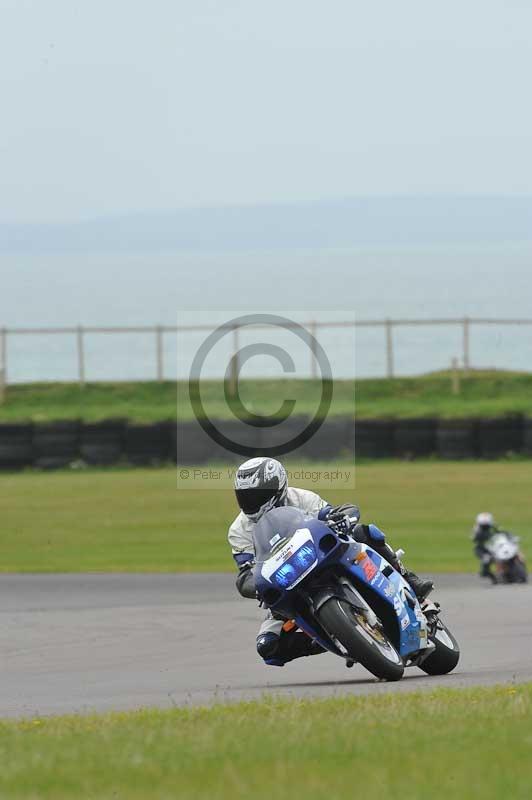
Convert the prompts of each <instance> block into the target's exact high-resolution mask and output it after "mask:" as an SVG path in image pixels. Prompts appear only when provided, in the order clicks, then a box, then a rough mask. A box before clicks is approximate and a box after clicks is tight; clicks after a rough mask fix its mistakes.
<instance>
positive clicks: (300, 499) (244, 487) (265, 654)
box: [227, 457, 433, 666]
mask: <svg viewBox="0 0 532 800" xmlns="http://www.w3.org/2000/svg"><path fill="white" fill-rule="evenodd" d="M235 494H236V499H237V502H238V505H239V507H240V514H239V515H238V516H237V518H236V519H235V521H234V522H233V524H232V525H231V526H230V528H229V533H228V537H227V538H228V540H229V544H230V545H231V549H232V553H233V558H234V559H235V561H236V564H237V566H238V569H239V571H238V576H237V579H236V586H237V589H238V591H239V592H240V594H241V595H242V596H243V597H250V598H255V597H256V593H255V582H254V579H253V566H254V547H253V528H254V526H255V525H256V523H257V522H258V521H259V519H260V518H261V517H262V516H263V515H264V514H266V512H267V511H270V510H271V509H272V508H276V507H279V506H293V507H295V508H299V509H301V511H303V512H304V513H305V514H308V515H309V516H312V517H317V518H318V519H320V520H323V521H324V522H341V523H342V524H343V525H344V526H345V527H347V528H348V530H349V533H350V534H351V535H352V536H353V537H354V538H355V539H356V540H357V541H359V542H363V543H365V544H368V545H370V546H371V547H372V548H373V549H374V550H376V551H377V552H378V553H379V554H380V555H381V556H383V557H384V558H385V559H386V560H387V561H388V562H389V563H390V564H391V565H392V567H393V568H394V569H396V570H397V571H398V572H399V573H400V574H401V575H402V576H403V577H404V578H405V579H406V580H407V581H408V583H409V584H410V586H411V587H412V589H413V590H414V592H415V594H416V596H417V597H418V599H419V600H423V599H424V598H425V597H426V596H427V595H428V594H429V592H430V591H431V590H432V588H433V583H432V581H429V580H423V579H422V578H420V577H419V576H418V575H416V574H415V573H414V572H411V571H409V570H406V569H405V567H404V566H403V564H402V563H401V562H400V561H399V559H398V558H397V555H396V553H395V552H394V550H392V548H391V547H390V546H389V545H388V544H387V543H386V540H385V536H384V533H383V532H382V531H381V530H379V528H377V526H376V525H362V524H359V523H358V520H359V519H360V510H359V508H358V506H356V505H352V504H350V503H343V504H342V505H338V506H332V505H330V504H329V503H327V502H326V501H325V500H323V499H322V498H321V497H320V496H319V495H317V494H316V493H315V492H311V491H309V490H308V489H297V488H295V487H292V486H288V478H287V474H286V470H285V468H284V467H283V465H282V464H281V463H280V462H279V461H277V460H275V459H273V458H265V457H259V458H252V459H250V460H248V461H245V462H244V463H243V464H241V465H240V467H239V468H238V470H237V472H236V476H235ZM346 516H347V517H351V518H356V520H357V523H358V524H350V523H347V521H346V520H345V517H346ZM257 652H258V653H259V655H260V656H261V658H262V659H263V660H264V661H265V663H266V664H269V665H272V666H284V664H286V663H287V662H288V661H292V660H293V659H294V658H300V657H301V656H309V655H315V654H317V653H321V652H323V650H322V648H321V647H320V646H319V645H318V644H317V643H316V642H314V641H313V640H312V639H310V637H308V636H307V635H306V634H305V633H303V632H302V631H298V630H296V629H295V626H294V625H293V623H291V622H290V621H286V620H283V619H276V618H275V617H274V616H273V615H272V614H271V613H270V612H268V614H267V615H266V619H265V620H264V622H263V623H262V625H261V626H260V629H259V633H258V636H257Z"/></svg>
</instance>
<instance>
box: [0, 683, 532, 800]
mask: <svg viewBox="0 0 532 800" xmlns="http://www.w3.org/2000/svg"><path fill="white" fill-rule="evenodd" d="M531 723H532V685H530V684H528V685H516V686H515V687H510V686H505V687H496V688H477V689H470V690H465V689H464V690H453V689H437V690H435V691H431V692H423V693H416V694H385V695H378V696H371V697H356V696H351V697H341V698H333V699H327V700H314V701H303V700H282V701H281V700H271V699H269V700H265V701H263V702H255V703H241V704H237V705H232V706H223V705H219V706H215V707H212V708H203V709H202V708H191V709H173V710H171V711H138V712H133V713H116V714H107V715H103V716H88V717H58V718H50V719H32V720H31V719H30V720H27V721H24V722H4V723H0V761H1V763H2V769H1V770H0V796H1V797H5V798H10V800H14V799H15V798H25V799H26V800H30V798H31V799H32V800H41V798H42V799H43V800H44V799H46V798H49V800H69V799H70V798H76V799H77V798H83V800H91V799H92V798H98V800H144V798H145V799H146V800H169V799H170V798H182V799H183V800H203V798H205V800H239V799H240V798H245V800H249V798H256V800H270V798H272V797H276V798H281V799H282V800H284V799H285V798H300V797H301V798H305V800H324V798H328V800H340V798H342V800H343V798H345V799H346V800H348V799H349V798H352V797H359V796H362V795H364V796H368V795H371V796H374V797H378V798H388V797H408V798H410V800H426V798H428V797H430V798H433V799H434V800H440V798H441V800H449V798H453V800H454V798H456V800H473V799H475V800H476V799H477V798H482V800H500V798H511V799H512V800H525V799H526V800H528V798H529V797H530V787H531V785H532V724H531Z"/></svg>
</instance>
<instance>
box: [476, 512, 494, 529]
mask: <svg viewBox="0 0 532 800" xmlns="http://www.w3.org/2000/svg"><path fill="white" fill-rule="evenodd" d="M475 525H476V527H477V528H494V527H495V519H494V517H493V514H490V512H489V511H481V513H480V514H477V518H476V520H475Z"/></svg>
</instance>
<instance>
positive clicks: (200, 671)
mask: <svg viewBox="0 0 532 800" xmlns="http://www.w3.org/2000/svg"><path fill="white" fill-rule="evenodd" d="M433 597H434V599H436V600H439V601H440V602H441V604H442V607H443V608H444V610H445V613H444V617H443V618H444V620H445V621H446V622H447V624H448V625H449V627H450V628H451V629H452V630H453V632H454V633H455V635H456V637H457V638H458V641H459V642H460V645H461V649H462V658H461V661H460V663H459V665H458V667H457V669H456V670H455V672H454V673H451V674H450V675H447V676H443V677H441V678H431V677H428V676H426V675H425V674H424V673H423V672H421V670H419V669H416V668H412V669H410V670H407V671H406V672H405V677H404V678H403V680H402V681H400V682H399V683H393V684H390V683H381V682H378V681H376V680H375V679H374V678H373V677H372V676H371V675H370V674H369V673H368V672H366V671H365V670H364V669H363V668H362V667H360V666H358V665H356V666H355V667H354V668H353V669H351V670H348V669H346V667H345V666H344V664H343V662H342V661H341V660H340V659H338V658H336V657H334V656H332V655H329V654H326V655H320V656H316V657H314V658H305V659H300V660H299V661H296V662H293V663H292V664H289V665H287V666H285V667H283V668H278V667H265V666H263V665H262V663H261V662H260V661H259V659H258V656H257V655H256V653H255V644H254V643H255V635H256V631H257V627H258V625H259V623H260V619H261V615H262V612H261V610H260V609H258V608H257V606H256V604H255V603H254V602H253V601H251V600H243V599H242V598H240V597H239V596H238V594H237V593H236V590H235V588H234V584H233V576H231V575H2V576H0V670H1V682H0V717H14V716H15V717H16V716H34V715H48V714H60V713H70V712H88V711H102V710H109V709H127V708H138V707H140V706H159V707H170V706H173V705H174V706H175V705H187V704H204V703H210V702H213V701H234V700H241V699H248V698H253V697H260V696H261V695H263V694H264V693H265V692H274V693H277V694H284V695H292V696H294V695H297V696H324V695H338V694H351V693H365V694H370V693H374V692H383V691H385V692H389V691H405V690H410V691H412V690H414V689H416V690H417V689H426V688H429V687H433V686H436V685H438V684H444V685H445V686H454V687H461V686H466V685H472V684H490V683H512V682H519V681H532V586H530V585H526V586H496V587H491V586H488V585H484V584H483V583H482V582H481V581H480V579H479V578H477V577H476V576H450V575H449V576H443V575H442V576H439V578H438V579H437V588H436V590H435V592H434V594H433Z"/></svg>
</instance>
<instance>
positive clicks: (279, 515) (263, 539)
mask: <svg viewBox="0 0 532 800" xmlns="http://www.w3.org/2000/svg"><path fill="white" fill-rule="evenodd" d="M349 522H350V521H349V520H345V521H344V524H343V525H338V524H337V525H335V524H331V523H325V522H322V521H320V520H318V519H315V518H309V517H307V516H305V514H304V513H303V512H302V511H300V510H299V509H297V508H292V507H287V506H285V507H282V508H274V509H272V510H271V511H269V512H268V513H267V514H265V515H264V516H263V517H262V518H261V519H260V521H259V522H258V524H257V525H256V527H255V531H254V541H255V557H256V563H255V568H254V578H255V586H256V589H257V595H258V597H259V599H260V601H261V602H262V604H263V605H264V606H266V607H267V608H269V609H270V611H271V613H272V614H273V615H274V616H275V617H278V618H279V619H286V620H293V621H294V622H295V624H296V625H297V626H298V628H300V629H301V630H302V631H304V632H305V633H306V634H308V636H310V637H311V638H312V639H314V640H315V641H316V642H317V643H318V644H320V645H321V647H323V648H324V650H328V651H330V652H331V653H334V654H335V655H337V656H340V658H343V659H344V660H345V662H346V665H347V666H348V667H351V666H353V664H354V663H356V662H358V663H360V664H362V666H364V667H365V668H366V669H367V670H369V672H371V673H373V675H375V676H376V677H377V678H381V679H384V680H388V681H397V680H399V679H400V678H401V677H402V676H403V672H404V669H405V667H407V666H418V667H420V668H421V669H422V670H424V671H425V672H426V673H427V674H429V675H443V674H445V673H447V672H450V671H451V670H452V669H454V667H456V665H457V663H458V659H459V658H460V650H459V647H458V644H457V642H456V639H455V638H454V636H453V635H452V633H451V632H450V631H449V629H448V628H447V627H446V626H445V625H444V624H443V623H442V621H441V620H440V606H439V604H438V603H434V602H430V601H428V600H425V601H424V602H423V604H422V605H420V604H419V602H418V600H417V598H416V596H415V595H414V593H413V591H412V589H411V588H410V586H409V585H408V583H407V582H406V581H405V580H404V578H403V577H402V576H401V575H400V574H399V573H398V572H396V571H395V570H394V569H393V567H392V566H391V565H390V564H389V563H388V562H387V561H386V560H385V559H384V558H383V557H382V556H380V555H379V554H378V553H376V552H375V550H373V549H372V548H371V547H369V546H368V545H365V544H361V543H360V542H357V541H355V539H353V537H352V536H350V535H349V533H347V532H345V529H346V528H347V529H348V528H349Z"/></svg>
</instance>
